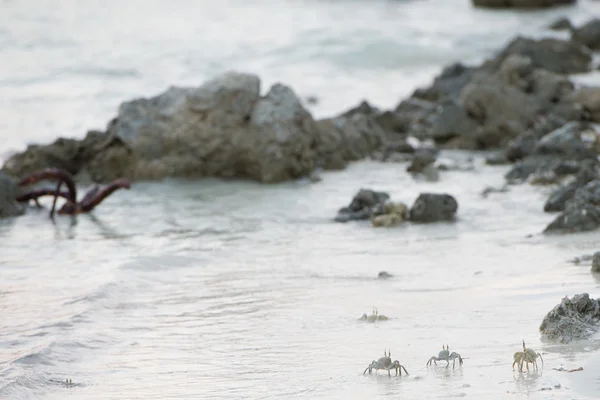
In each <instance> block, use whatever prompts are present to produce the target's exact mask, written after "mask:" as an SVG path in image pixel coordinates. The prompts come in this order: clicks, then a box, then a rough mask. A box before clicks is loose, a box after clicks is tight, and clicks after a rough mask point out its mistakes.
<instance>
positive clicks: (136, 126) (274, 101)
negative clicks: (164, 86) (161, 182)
mask: <svg viewBox="0 0 600 400" xmlns="http://www.w3.org/2000/svg"><path fill="white" fill-rule="evenodd" d="M113 131H114V134H115V136H117V137H119V138H120V139H121V140H123V141H124V142H125V143H126V144H127V145H128V147H129V148H131V149H132V150H133V154H134V157H132V158H131V160H130V161H131V165H130V168H129V171H127V172H128V173H126V174H125V175H130V174H131V175H133V176H132V177H133V178H135V179H160V178H164V177H168V176H186V177H187V176H192V177H193V176H196V177H201V176H221V177H244V178H250V179H254V180H258V181H261V182H268V183H270V182H279V181H283V180H287V179H293V178H298V177H300V176H303V175H306V174H308V173H309V172H310V171H311V170H312V169H313V168H314V166H315V163H316V153H315V151H314V142H315V139H316V135H317V129H316V125H315V122H314V120H313V119H312V117H311V115H310V114H309V112H308V111H306V110H305V109H304V108H303V106H302V104H301V102H300V100H299V99H298V97H297V96H296V95H295V93H294V92H293V90H292V89H290V88H288V87H286V86H284V85H281V84H276V85H274V86H273V87H272V88H271V89H270V90H269V92H268V93H267V95H266V96H265V97H262V98H261V97H260V80H259V78H258V77H257V76H255V75H251V74H242V73H236V72H228V73H225V74H223V75H221V76H218V77H216V78H214V79H212V80H209V81H208V82H206V83H204V84H203V85H202V86H200V87H198V88H179V87H171V88H169V89H168V90H167V91H166V92H165V93H162V94H160V95H159V96H156V97H154V98H150V99H138V100H133V101H129V102H126V103H124V104H122V105H121V107H120V108H119V115H118V117H117V119H116V123H115V124H114V126H113Z"/></svg>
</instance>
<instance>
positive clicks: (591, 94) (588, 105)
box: [568, 87, 600, 123]
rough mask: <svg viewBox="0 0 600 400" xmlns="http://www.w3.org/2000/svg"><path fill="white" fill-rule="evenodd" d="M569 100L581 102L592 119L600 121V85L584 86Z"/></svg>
mask: <svg viewBox="0 0 600 400" xmlns="http://www.w3.org/2000/svg"><path fill="white" fill-rule="evenodd" d="M568 100H569V101H572V102H574V103H576V104H580V105H581V106H582V107H583V109H584V111H585V112H586V113H587V114H588V115H589V119H590V120H591V121H594V122H598V123H600V87H582V88H580V89H579V90H577V91H575V92H573V93H572V94H571V95H570V96H569V98H568Z"/></svg>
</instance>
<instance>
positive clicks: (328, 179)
mask: <svg viewBox="0 0 600 400" xmlns="http://www.w3.org/2000/svg"><path fill="white" fill-rule="evenodd" d="M0 4H1V6H2V13H1V14H0V55H1V56H2V60H3V62H2V63H0V90H2V93H3V97H2V99H3V100H2V102H0V137H1V138H2V140H3V143H4V144H5V146H4V147H3V148H2V149H0V151H1V152H4V154H6V152H8V151H12V150H17V149H20V148H22V147H23V146H24V145H25V144H26V143H29V142H39V141H42V142H44V141H50V140H53V139H54V138H55V137H57V136H59V135H62V136H74V137H81V136H82V135H83V134H84V133H85V130H86V129H89V128H94V127H103V126H104V124H105V123H106V121H108V120H109V119H110V118H111V117H112V116H114V113H115V110H116V107H117V106H118V104H119V103H120V102H121V101H124V100H128V99H130V98H132V97H135V96H146V95H152V94H155V93H157V92H159V91H162V90H163V89H165V88H166V87H167V86H168V85H170V84H185V85H198V84H200V83H201V82H202V81H203V80H205V79H206V78H209V77H211V76H213V75H214V74H216V73H219V72H221V71H222V70H224V69H238V70H241V71H249V72H255V73H257V74H259V75H260V76H261V77H262V78H263V79H264V86H263V88H266V86H267V85H270V84H271V83H273V82H275V81H282V82H284V83H286V84H290V85H291V86H292V87H293V88H294V89H295V90H296V91H297V92H298V93H299V94H300V95H302V96H307V95H316V96H318V97H319V98H320V99H321V103H320V104H319V105H318V106H317V107H316V108H314V109H313V112H314V114H315V115H317V116H321V115H329V114H331V113H333V112H339V111H342V110H343V109H344V108H347V107H350V106H352V105H355V104H356V103H357V102H358V101H359V100H360V99H362V98H367V99H368V100H370V101H372V102H374V103H375V104H377V105H382V106H386V107H389V106H392V105H393V104H395V103H396V102H397V100H398V99H399V98H400V97H402V96H404V95H405V94H407V93H409V92H411V91H412V90H413V89H414V88H415V87H416V86H418V85H419V84H422V83H426V82H428V81H430V80H431V78H432V76H433V74H434V73H435V72H436V71H437V70H438V69H439V68H440V67H441V66H442V65H443V64H445V63H447V62H450V61H455V60H463V59H469V60H474V59H478V58H481V57H484V56H486V55H488V54H490V53H491V52H493V51H495V50H497V48H498V47H499V46H500V45H501V44H503V43H505V42H506V41H507V40H509V38H510V36H511V33H512V32H527V33H529V34H532V35H540V34H541V28H542V27H543V26H545V25H546V24H547V23H548V22H550V21H551V20H552V19H554V18H555V17H557V16H559V15H562V14H569V15H572V16H573V17H574V19H575V21H577V22H579V21H581V20H583V19H585V18H586V16H587V15H589V14H590V13H591V12H593V11H594V8H593V2H584V1H582V2H581V5H580V6H579V7H577V8H572V9H566V10H553V11H544V12H538V13H514V12H487V11H481V10H472V9H471V8H470V7H469V5H468V2H467V1H466V0H465V1H459V0H443V1H441V0H440V1H383V0H382V1H315V0H313V1H308V0H307V1H300V0H295V1H292V0H289V1H241V0H230V1H227V2H221V3H219V2H214V1H196V2H191V1H183V0H181V1H171V2H166V1H158V0H155V1H145V2H142V1H139V0H135V1H128V2H123V1H121V2H116V1H102V2H100V1H87V2H85V5H84V4H83V2H75V1H73V0H64V1H56V0H55V1H46V0H40V1H37V0H36V2H35V3H34V2H33V1H19V2H17V1H2V2H0ZM596 9H597V8H596ZM586 13H587V14H586ZM450 156H452V157H458V158H462V157H464V155H462V154H460V153H450ZM476 161H477V162H476V165H477V170H476V171H475V172H447V173H444V174H443V175H442V180H441V181H440V182H437V183H426V182H421V181H414V180H412V178H410V177H409V176H408V175H407V174H406V173H405V172H404V169H405V167H406V166H405V165H402V164H379V163H372V162H361V163H356V164H353V165H352V166H350V167H349V168H348V169H347V170H346V171H343V172H334V173H327V174H325V175H324V176H323V177H324V179H323V181H321V182H319V183H314V184H311V183H308V182H304V181H299V182H293V183H286V184H281V185H273V186H265V185H259V184H256V183H249V182H245V183H242V182H221V181H217V180H202V181H199V182H189V181H167V182H163V183H153V184H149V183H137V184H135V185H134V186H133V188H132V190H130V191H122V192H118V193H116V194H115V195H114V196H112V197H110V198H109V199H108V200H107V201H106V202H105V203H103V204H102V206H101V207H99V208H98V209H97V210H96V211H95V212H94V214H93V215H84V216H79V217H77V218H75V219H71V218H68V217H60V218H57V219H56V222H54V223H53V222H51V221H50V220H49V219H48V216H47V212H48V210H47V209H45V210H36V209H35V208H32V209H30V210H29V211H28V213H27V215H25V216H23V217H21V218H18V219H13V220H6V221H0V317H1V318H0V399H3V400H4V399H11V400H12V399H30V398H44V399H64V398H70V397H72V398H77V399H124V398H126V399H198V398H210V399H221V398H222V399H225V398H227V399H232V398H245V399H246V398H249V399H259V398H282V397H283V398H299V399H300V398H301V399H305V398H328V399H333V398H348V399H364V398H380V397H382V398H392V397H398V396H403V397H405V398H447V397H462V396H467V397H471V398H477V399H483V398H490V399H497V398H502V397H503V396H504V397H509V398H515V397H517V398H519V397H524V396H528V397H532V398H572V397H573V396H574V395H576V396H579V398H585V397H586V396H587V397H589V398H593V397H594V396H595V394H597V393H598V391H599V390H600V384H599V383H598V381H594V379H596V378H595V377H594V376H593V373H592V377H591V378H590V379H588V380H587V381H586V382H584V383H582V382H578V381H577V379H579V380H580V381H581V378H578V376H577V373H575V374H572V375H569V374H565V373H560V372H556V371H553V370H552V369H551V368H553V367H559V366H561V365H564V366H565V368H576V367H579V366H581V365H585V367H586V371H587V370H591V371H594V370H597V368H595V367H593V366H595V365H597V364H598V356H597V354H598V352H597V351H593V350H596V347H597V344H596V342H589V343H587V344H586V347H584V348H577V347H575V346H574V345H573V346H556V345H551V344H545V343H542V342H540V340H539V334H538V332H537V328H538V326H539V323H540V322H541V319H542V317H543V315H544V314H545V313H546V312H547V311H548V310H549V309H550V308H552V307H553V306H554V305H555V304H557V303H558V302H559V301H560V299H561V298H562V297H563V296H564V295H566V294H569V295H572V294H574V293H578V292H582V291H588V292H590V293H592V294H596V295H597V293H598V291H597V289H598V286H599V284H600V282H599V278H597V277H594V276H592V275H591V274H590V273H589V267H587V266H576V265H573V264H571V263H569V262H568V261H567V260H568V259H570V258H573V257H575V256H579V255H581V254H584V253H591V252H593V251H595V250H597V249H598V236H597V234H594V233H591V234H584V235H574V236H566V237H543V236H541V235H539V234H538V233H539V232H540V231H541V230H542V229H543V227H544V226H545V225H546V224H547V223H548V222H549V221H550V220H551V219H552V217H553V216H551V215H548V214H545V213H543V212H542V204H543V201H544V200H545V198H546V196H547V192H548V189H543V188H533V187H529V186H522V187H514V188H512V189H511V193H508V194H492V195H490V197H488V198H487V199H482V198H481V197H480V195H479V193H480V192H481V190H482V189H483V188H484V187H485V186H487V185H490V184H493V185H500V184H501V183H502V181H503V180H502V175H503V174H504V172H505V171H506V170H505V168H504V167H485V166H483V165H482V162H481V159H479V158H478V159H477V160H476ZM360 187H370V188H374V189H378V190H387V191H389V192H390V193H391V194H392V197H393V198H394V199H396V200H401V201H404V202H407V203H408V204H410V203H412V201H413V200H414V199H415V198H416V196H417V195H418V193H420V192H424V191H436V192H442V191H447V192H449V193H452V194H453V195H455V196H456V197H457V198H458V201H459V203H460V209H459V220H458V221H457V223H454V224H435V225H404V226H401V227H398V228H394V229H373V228H370V227H369V226H368V224H361V223H349V224H335V223H332V222H331V218H332V217H333V216H334V215H335V213H336V211H337V209H338V208H339V207H341V206H343V205H345V204H347V203H348V201H349V200H350V198H351V197H352V196H353V195H354V194H355V192H356V191H357V190H358V189H359V188H360ZM530 234H533V236H528V235H530ZM381 270H385V271H388V272H389V273H391V274H393V275H394V277H393V278H392V279H389V280H378V279H376V277H377V273H378V272H379V271H381ZM373 307H377V308H378V310H379V312H380V313H382V314H385V315H387V316H388V317H390V320H389V321H387V322H382V323H378V324H367V323H363V322H360V321H357V318H358V317H360V315H361V314H363V313H370V311H371V309H372V308H373ZM521 339H525V340H526V341H527V343H528V344H529V345H530V346H531V347H533V348H535V349H537V350H538V351H541V352H543V354H544V360H545V368H544V370H543V372H541V373H539V374H530V375H525V376H523V375H520V374H516V373H513V371H512V370H511V368H510V364H511V362H512V360H511V359H512V353H513V352H514V351H516V350H518V349H519V345H520V341H521ZM442 343H444V344H446V343H447V344H449V345H450V348H451V350H455V351H458V352H460V353H461V354H462V355H463V356H464V357H466V359H465V365H464V366H463V367H462V368H457V369H455V370H452V369H451V368H450V369H445V368H443V367H441V368H437V369H429V370H428V369H427V368H426V367H425V362H426V361H427V359H429V357H430V356H432V355H434V354H437V352H438V351H439V350H440V347H441V345H442ZM384 348H390V349H391V351H392V355H393V358H398V359H399V360H400V361H401V363H402V364H403V365H405V366H406V368H407V369H408V371H409V373H410V375H409V376H408V377H402V378H392V379H389V378H388V377H386V376H385V374H384V373H379V374H378V375H373V376H369V375H366V376H363V375H362V372H363V370H364V368H365V367H366V366H367V364H368V363H369V362H370V361H371V360H372V359H374V358H378V357H379V356H381V355H382V352H383V350H384ZM588 366H592V367H591V368H588ZM579 374H580V375H579V376H585V377H588V378H589V375H584V373H579ZM68 378H70V379H72V380H73V383H74V385H73V386H72V387H65V385H64V384H63V382H64V381H65V379H68ZM557 384H560V385H561V387H560V389H553V390H552V391H550V392H538V391H539V390H540V389H542V388H547V387H551V388H554V386H555V385H557Z"/></svg>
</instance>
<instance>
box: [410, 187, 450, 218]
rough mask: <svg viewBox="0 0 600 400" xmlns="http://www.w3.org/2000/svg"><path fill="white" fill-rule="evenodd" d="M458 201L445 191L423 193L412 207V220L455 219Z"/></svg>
mask: <svg viewBox="0 0 600 400" xmlns="http://www.w3.org/2000/svg"><path fill="white" fill-rule="evenodd" d="M457 211H458V202H457V201H456V199H455V198H454V197H452V196H451V195H449V194H445V193H421V194H420V195H419V197H417V199H416V200H415V202H414V203H413V205H412V207H411V208H410V216H409V219H410V221H412V222H438V221H449V220H453V219H454V217H455V216H456V212H457Z"/></svg>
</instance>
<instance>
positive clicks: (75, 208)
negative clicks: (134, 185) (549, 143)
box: [17, 168, 131, 218]
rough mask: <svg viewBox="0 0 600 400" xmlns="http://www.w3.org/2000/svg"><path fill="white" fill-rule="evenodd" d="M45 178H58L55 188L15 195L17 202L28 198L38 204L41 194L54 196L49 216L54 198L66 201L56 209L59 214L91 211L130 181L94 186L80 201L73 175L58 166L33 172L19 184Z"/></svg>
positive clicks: (126, 186) (53, 204) (124, 187)
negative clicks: (101, 186) (64, 189)
mask: <svg viewBox="0 0 600 400" xmlns="http://www.w3.org/2000/svg"><path fill="white" fill-rule="evenodd" d="M45 179H52V180H58V183H57V185H56V189H50V188H43V189H33V190H30V191H28V192H24V193H22V194H21V195H19V196H18V197H17V201H19V202H28V201H30V200H33V201H35V202H36V203H37V204H38V205H39V203H38V198H40V197H42V196H54V201H53V203H52V210H51V211H50V217H51V218H53V217H54V210H55V207H56V200H57V199H58V198H59V197H62V198H64V199H66V200H67V202H66V203H65V204H64V205H63V206H62V207H61V208H60V209H59V210H58V213H59V214H66V215H76V214H81V213H88V212H90V211H92V210H93V209H94V208H95V207H96V206H97V205H98V204H100V203H101V202H102V200H104V199H105V198H107V197H108V196H110V195H111V194H112V193H113V192H115V191H116V190H118V189H129V188H130V187H131V182H129V180H127V179H117V180H114V181H112V182H111V183H109V184H108V185H106V186H105V187H103V188H100V187H99V186H94V187H93V188H92V189H90V190H89V191H88V192H87V193H86V194H85V196H83V199H81V201H80V202H78V201H77V188H76V187H75V180H74V179H73V176H72V175H71V174H70V173H69V172H67V171H65V170H62V169H58V168H46V169H43V170H41V171H38V172H35V173H33V174H31V175H29V176H27V177H25V178H23V179H22V180H21V181H20V182H19V186H21V187H23V186H28V185H32V184H34V183H37V182H39V181H42V180H45ZM63 184H65V185H66V186H67V191H61V190H60V189H61V186H62V185H63Z"/></svg>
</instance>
